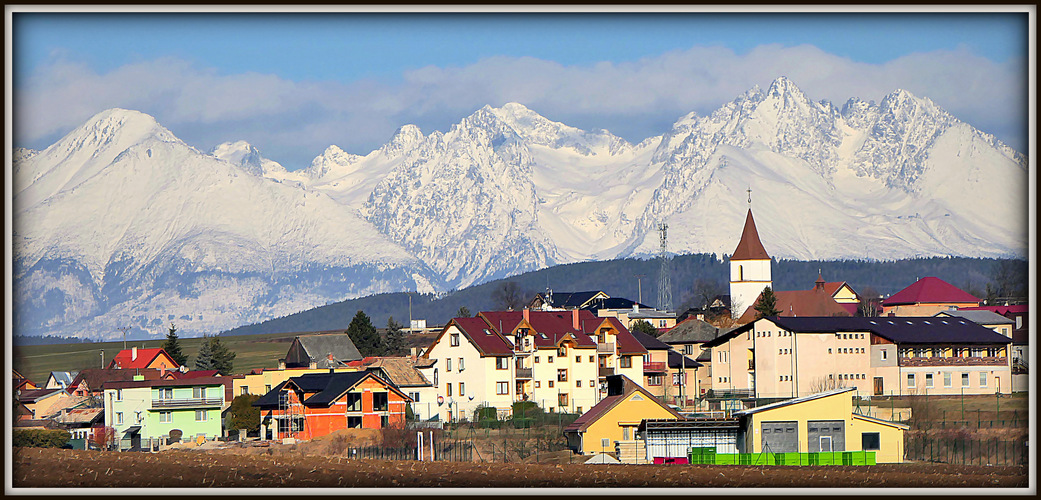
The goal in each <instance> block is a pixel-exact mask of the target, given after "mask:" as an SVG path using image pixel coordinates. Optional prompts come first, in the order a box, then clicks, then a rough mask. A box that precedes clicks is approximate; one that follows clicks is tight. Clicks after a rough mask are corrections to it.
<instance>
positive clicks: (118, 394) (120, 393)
mask: <svg viewBox="0 0 1041 500" xmlns="http://www.w3.org/2000/svg"><path fill="white" fill-rule="evenodd" d="M161 393H162V392H161V391H160V394H161ZM122 400H123V389H116V401H122Z"/></svg>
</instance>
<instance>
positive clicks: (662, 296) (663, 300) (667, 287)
mask: <svg viewBox="0 0 1041 500" xmlns="http://www.w3.org/2000/svg"><path fill="white" fill-rule="evenodd" d="M668 231H669V225H668V224H666V223H664V222H661V223H659V224H658V233H659V234H660V235H661V248H659V250H658V261H659V262H660V263H661V271H660V273H661V276H660V277H659V279H658V308H659V309H661V310H663V311H668V310H670V309H672V280H671V279H670V278H669V259H668V254H667V253H666V241H667V239H668Z"/></svg>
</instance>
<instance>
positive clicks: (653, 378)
mask: <svg viewBox="0 0 1041 500" xmlns="http://www.w3.org/2000/svg"><path fill="white" fill-rule="evenodd" d="M647 385H654V386H658V385H661V375H648V376H647Z"/></svg>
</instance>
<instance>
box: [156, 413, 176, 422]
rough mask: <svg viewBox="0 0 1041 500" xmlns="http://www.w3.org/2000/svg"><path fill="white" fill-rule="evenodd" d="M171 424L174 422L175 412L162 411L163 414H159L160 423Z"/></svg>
mask: <svg viewBox="0 0 1041 500" xmlns="http://www.w3.org/2000/svg"><path fill="white" fill-rule="evenodd" d="M170 422H173V412H172V411H161V412H159V423H160V424H168V423H170Z"/></svg>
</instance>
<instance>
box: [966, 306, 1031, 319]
mask: <svg viewBox="0 0 1041 500" xmlns="http://www.w3.org/2000/svg"><path fill="white" fill-rule="evenodd" d="M1029 309H1030V306H1028V305H1026V304H1021V305H1015V306H976V307H959V308H958V310H959V311H991V312H995V313H998V314H1000V315H1002V316H1006V315H1008V314H1026V313H1027V311H1028V310H1029Z"/></svg>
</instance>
